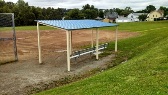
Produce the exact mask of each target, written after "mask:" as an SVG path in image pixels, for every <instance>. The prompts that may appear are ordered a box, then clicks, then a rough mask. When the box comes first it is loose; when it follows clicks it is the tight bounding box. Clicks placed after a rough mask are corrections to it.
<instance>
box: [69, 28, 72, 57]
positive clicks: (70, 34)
mask: <svg viewBox="0 0 168 95" xmlns="http://www.w3.org/2000/svg"><path fill="white" fill-rule="evenodd" d="M69 45H70V46H69V49H70V51H69V52H70V55H71V54H72V31H69Z"/></svg>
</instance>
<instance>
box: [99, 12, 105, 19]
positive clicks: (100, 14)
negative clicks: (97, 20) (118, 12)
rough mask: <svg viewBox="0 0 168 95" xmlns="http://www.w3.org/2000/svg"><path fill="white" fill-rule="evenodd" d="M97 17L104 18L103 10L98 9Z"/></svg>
mask: <svg viewBox="0 0 168 95" xmlns="http://www.w3.org/2000/svg"><path fill="white" fill-rule="evenodd" d="M99 17H101V18H104V12H103V11H102V10H99Z"/></svg>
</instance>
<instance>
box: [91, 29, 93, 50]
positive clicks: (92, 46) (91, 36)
mask: <svg viewBox="0 0 168 95" xmlns="http://www.w3.org/2000/svg"><path fill="white" fill-rule="evenodd" d="M91 47H92V48H93V29H92V36H91Z"/></svg>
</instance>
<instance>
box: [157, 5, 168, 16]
mask: <svg viewBox="0 0 168 95" xmlns="http://www.w3.org/2000/svg"><path fill="white" fill-rule="evenodd" d="M159 9H160V10H162V11H163V12H164V16H166V15H168V8H166V7H164V6H160V8H159Z"/></svg>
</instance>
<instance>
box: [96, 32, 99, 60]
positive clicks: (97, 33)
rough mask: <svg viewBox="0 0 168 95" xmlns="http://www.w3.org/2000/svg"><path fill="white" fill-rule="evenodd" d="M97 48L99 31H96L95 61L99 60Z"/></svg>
mask: <svg viewBox="0 0 168 95" xmlns="http://www.w3.org/2000/svg"><path fill="white" fill-rule="evenodd" d="M98 46H99V30H98V29H96V59H97V60H98V59H99V54H98V53H99V51H98Z"/></svg>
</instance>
